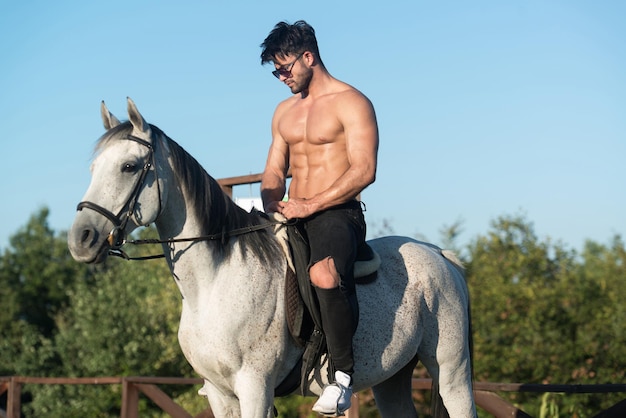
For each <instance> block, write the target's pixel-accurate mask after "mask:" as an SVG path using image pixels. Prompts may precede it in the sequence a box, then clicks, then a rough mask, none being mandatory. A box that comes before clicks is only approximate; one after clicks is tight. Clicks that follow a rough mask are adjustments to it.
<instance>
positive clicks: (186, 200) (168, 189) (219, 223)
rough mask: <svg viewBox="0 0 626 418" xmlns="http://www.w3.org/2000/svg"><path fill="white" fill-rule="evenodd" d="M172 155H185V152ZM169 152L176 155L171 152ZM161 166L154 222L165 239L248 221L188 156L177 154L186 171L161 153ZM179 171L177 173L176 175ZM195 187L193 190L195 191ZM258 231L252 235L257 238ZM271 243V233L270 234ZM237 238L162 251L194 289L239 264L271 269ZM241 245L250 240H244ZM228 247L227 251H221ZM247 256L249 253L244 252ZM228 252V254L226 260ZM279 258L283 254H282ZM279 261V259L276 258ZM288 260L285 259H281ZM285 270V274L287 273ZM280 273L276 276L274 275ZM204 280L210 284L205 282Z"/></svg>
mask: <svg viewBox="0 0 626 418" xmlns="http://www.w3.org/2000/svg"><path fill="white" fill-rule="evenodd" d="M174 152H177V153H181V152H182V149H176V150H175V151H174ZM170 154H173V152H172V151H170ZM161 158H162V161H163V163H162V164H161V165H160V166H161V167H164V168H165V169H162V170H161V175H160V177H161V179H162V181H163V184H164V185H165V186H164V187H163V191H164V193H163V196H164V198H163V208H162V212H161V215H160V216H159V217H158V219H157V220H156V222H155V225H156V227H157V230H158V232H159V235H160V237H161V239H162V240H169V239H189V238H196V237H206V236H207V235H214V234H219V233H221V232H223V231H224V230H226V231H229V230H230V229H233V228H235V226H233V222H232V221H229V219H231V218H230V217H235V218H236V217H241V216H244V217H245V214H244V213H245V212H244V211H243V210H242V209H240V208H239V207H237V206H236V205H235V204H234V203H233V202H232V201H231V200H230V199H229V198H228V197H227V196H226V195H225V194H224V192H223V191H222V189H221V187H220V186H219V185H218V183H217V182H216V181H215V180H214V179H213V178H211V177H210V176H209V175H208V174H206V172H205V171H204V170H203V169H201V167H199V165H196V164H197V162H195V160H193V159H191V158H190V157H189V156H188V155H186V154H185V155H182V156H181V154H178V155H177V157H176V158H178V159H179V160H180V159H181V158H182V159H185V161H184V164H180V162H179V164H178V165H179V166H181V165H184V166H185V167H186V168H185V170H188V169H189V166H190V165H193V167H192V168H191V169H190V170H189V171H186V172H184V173H181V172H180V171H182V169H181V168H176V167H174V163H173V160H174V157H172V156H170V155H163V156H162V157H161ZM177 170H178V171H179V172H177ZM192 188H193V189H192ZM256 233H258V232H252V234H256ZM267 237H268V239H272V237H271V234H267ZM239 240H240V238H239V237H231V238H230V239H228V240H227V242H226V244H222V243H221V242H220V240H200V241H185V242H180V243H169V244H164V246H163V249H164V252H165V255H166V259H167V260H168V263H169V266H170V269H171V271H172V274H173V275H174V276H175V277H177V278H179V279H180V280H181V283H182V282H183V281H184V282H185V283H187V284H188V285H189V286H191V287H195V285H194V284H193V283H192V282H193V281H194V280H195V279H198V278H200V277H206V276H207V275H212V276H213V277H217V273H216V272H217V271H226V270H228V269H229V266H228V265H225V264H232V265H237V266H238V267H237V269H238V271H241V272H245V273H246V274H247V272H251V271H254V270H259V269H260V268H261V269H262V270H265V269H269V267H266V266H264V265H263V264H264V263H263V262H261V260H260V259H259V256H258V252H257V251H255V250H254V249H249V248H242V247H243V245H244V244H242V245H239V242H238V241H239ZM242 241H243V242H246V240H245V239H243V238H242ZM222 245H225V247H224V248H219V247H220V246H222ZM244 252H245V254H244ZM224 254H227V256H225V255H224ZM278 257H280V255H278ZM278 257H277V258H278ZM281 259H282V260H283V261H284V257H281ZM276 261H277V262H274V263H271V264H272V265H273V267H272V268H273V269H276V268H277V269H279V270H282V269H283V268H285V266H286V264H285V263H280V262H278V261H280V260H276ZM265 264H267V263H265ZM283 272H284V271H283ZM276 273H277V272H276V271H273V272H272V274H273V275H274V276H275V275H276ZM205 282H206V280H205ZM181 291H183V289H182V288H181Z"/></svg>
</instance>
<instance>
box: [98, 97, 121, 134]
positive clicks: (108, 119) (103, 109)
mask: <svg viewBox="0 0 626 418" xmlns="http://www.w3.org/2000/svg"><path fill="white" fill-rule="evenodd" d="M100 114H101V115H102V123H104V129H106V130H107V131H108V130H109V129H111V128H115V127H116V126H117V125H119V124H120V121H119V119H118V118H116V117H115V116H114V115H113V113H111V112H109V109H107V105H105V104H104V100H103V101H102V103H101V104H100Z"/></svg>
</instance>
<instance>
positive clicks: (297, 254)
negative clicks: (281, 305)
mask: <svg viewBox="0 0 626 418" xmlns="http://www.w3.org/2000/svg"><path fill="white" fill-rule="evenodd" d="M277 216H280V215H277V214H274V217H275V218H276V217H277ZM285 229H286V230H285ZM275 232H276V235H277V237H278V238H279V241H280V242H281V245H282V246H283V250H284V251H285V255H286V257H287V260H288V264H289V267H288V268H287V273H286V277H285V312H286V319H287V326H288V328H289V332H290V334H291V336H292V338H293V339H294V341H295V342H296V343H297V344H298V345H299V346H301V347H304V349H305V350H304V354H303V356H302V358H301V359H300V361H299V362H298V364H297V365H296V367H295V368H294V370H292V372H291V373H290V375H289V376H288V377H287V378H286V379H285V380H284V381H283V382H282V383H281V384H280V385H279V386H278V387H277V388H276V389H275V395H276V396H286V395H288V394H290V393H293V392H294V391H295V390H296V389H297V388H298V387H299V388H300V394H301V395H304V396H306V395H307V394H308V392H307V391H308V387H309V383H310V382H309V381H308V379H309V376H310V375H311V371H312V370H313V369H314V368H315V366H316V365H320V364H322V363H323V361H322V358H323V356H324V354H326V342H325V338H324V335H323V333H322V326H321V319H320V313H319V305H318V302H317V297H316V295H315V291H314V289H313V286H312V284H311V281H310V280H309V275H308V262H309V245H308V242H307V241H306V239H305V237H304V236H302V234H301V233H300V231H299V230H298V228H297V227H296V226H295V225H286V228H281V229H279V230H276V231H275ZM380 262H381V261H380V256H379V255H378V254H377V253H376V252H375V251H374V250H373V249H372V248H371V247H370V246H369V245H368V244H367V243H365V242H364V243H363V244H362V245H361V247H360V248H359V249H358V253H357V259H356V262H355V265H354V278H355V283H356V284H357V285H363V284H369V283H372V282H374V281H375V280H376V278H377V270H378V267H379V266H380ZM314 378H315V379H319V378H320V377H319V376H317V377H314ZM320 383H321V382H320Z"/></svg>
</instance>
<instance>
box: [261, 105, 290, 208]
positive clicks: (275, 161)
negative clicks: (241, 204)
mask: <svg viewBox="0 0 626 418" xmlns="http://www.w3.org/2000/svg"><path fill="white" fill-rule="evenodd" d="M277 125H278V116H277V115H276V113H275V114H274V118H273V119H272V144H271V146H270V149H269V152H268V155H267V162H266V163H265V170H263V176H262V179H261V199H262V200H263V209H264V210H265V212H266V213H271V212H280V208H279V202H282V200H283V197H284V196H285V192H286V178H287V170H288V168H289V147H288V146H287V143H286V142H285V140H284V139H283V138H282V136H281V135H280V134H279V132H278V126H277Z"/></svg>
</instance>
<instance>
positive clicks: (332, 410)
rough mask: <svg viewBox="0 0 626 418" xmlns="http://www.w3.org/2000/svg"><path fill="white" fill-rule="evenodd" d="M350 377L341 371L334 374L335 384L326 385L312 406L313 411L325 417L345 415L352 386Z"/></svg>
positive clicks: (348, 406)
mask: <svg viewBox="0 0 626 418" xmlns="http://www.w3.org/2000/svg"><path fill="white" fill-rule="evenodd" d="M350 380H351V378H350V376H349V375H348V374H346V373H344V372H342V371H339V370H337V371H336V372H335V383H331V384H330V385H326V386H325V387H324V391H323V392H322V396H320V398H319V399H318V400H317V402H315V405H313V411H314V412H317V413H318V414H322V415H324V416H327V417H338V416H343V415H345V412H346V411H347V410H348V409H349V408H350V404H351V398H352V386H351V385H350V383H351V382H350Z"/></svg>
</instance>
